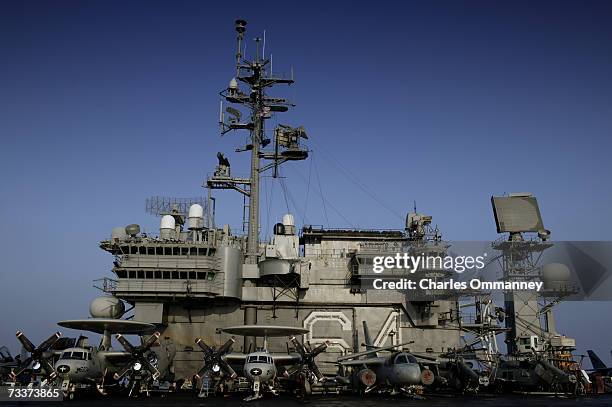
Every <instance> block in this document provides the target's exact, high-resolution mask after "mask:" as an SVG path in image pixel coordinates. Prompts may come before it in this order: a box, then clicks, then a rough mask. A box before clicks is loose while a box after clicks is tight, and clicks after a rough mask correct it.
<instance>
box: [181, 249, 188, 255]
mask: <svg viewBox="0 0 612 407" xmlns="http://www.w3.org/2000/svg"><path fill="white" fill-rule="evenodd" d="M181 254H182V255H183V256H186V255H188V254H189V247H181Z"/></svg>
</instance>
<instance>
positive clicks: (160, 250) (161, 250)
mask: <svg viewBox="0 0 612 407" xmlns="http://www.w3.org/2000/svg"><path fill="white" fill-rule="evenodd" d="M155 254H156V255H158V256H163V255H164V248H163V247H159V246H158V247H156V248H155Z"/></svg>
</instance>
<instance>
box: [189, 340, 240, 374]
mask: <svg viewBox="0 0 612 407" xmlns="http://www.w3.org/2000/svg"><path fill="white" fill-rule="evenodd" d="M234 342H236V339H235V338H234V337H233V336H232V337H231V338H229V339H228V340H227V342H225V343H224V344H223V345H221V346H220V347H219V349H216V348H215V347H214V346H213V347H210V346H208V345H207V344H206V343H205V342H204V341H203V340H202V338H196V344H197V345H198V346H199V347H200V348H201V349H202V351H203V352H204V366H202V368H201V369H200V370H199V371H198V373H197V374H196V377H197V378H198V379H201V378H202V377H204V376H205V375H206V373H208V372H212V373H213V374H219V373H220V372H221V371H222V370H223V371H224V372H225V373H226V374H227V375H229V377H231V378H232V379H235V378H236V377H237V376H238V375H237V374H236V372H235V371H234V369H232V367H231V366H230V365H229V363H227V362H226V361H225V359H223V356H224V355H225V354H226V353H227V352H229V350H230V349H231V347H232V345H233V344H234Z"/></svg>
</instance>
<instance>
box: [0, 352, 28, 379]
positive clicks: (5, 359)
mask: <svg viewBox="0 0 612 407" xmlns="http://www.w3.org/2000/svg"><path fill="white" fill-rule="evenodd" d="M24 351H25V349H24ZM26 357H27V356H26V355H17V356H15V357H13V355H11V351H9V349H8V348H7V347H6V346H0V383H3V382H4V381H5V380H7V379H8V378H9V377H10V374H11V372H12V371H14V370H15V369H18V368H20V367H21V360H22V359H24V360H25V358H26Z"/></svg>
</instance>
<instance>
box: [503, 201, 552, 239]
mask: <svg viewBox="0 0 612 407" xmlns="http://www.w3.org/2000/svg"><path fill="white" fill-rule="evenodd" d="M491 203H492V205H493V215H494V216H495V224H496V226H497V233H505V232H510V233H520V232H540V231H543V230H544V224H543V222H542V216H541V215H540V208H539V207H538V201H537V200H536V198H535V197H534V196H531V195H514V196H504V197H500V196H492V197H491Z"/></svg>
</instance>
